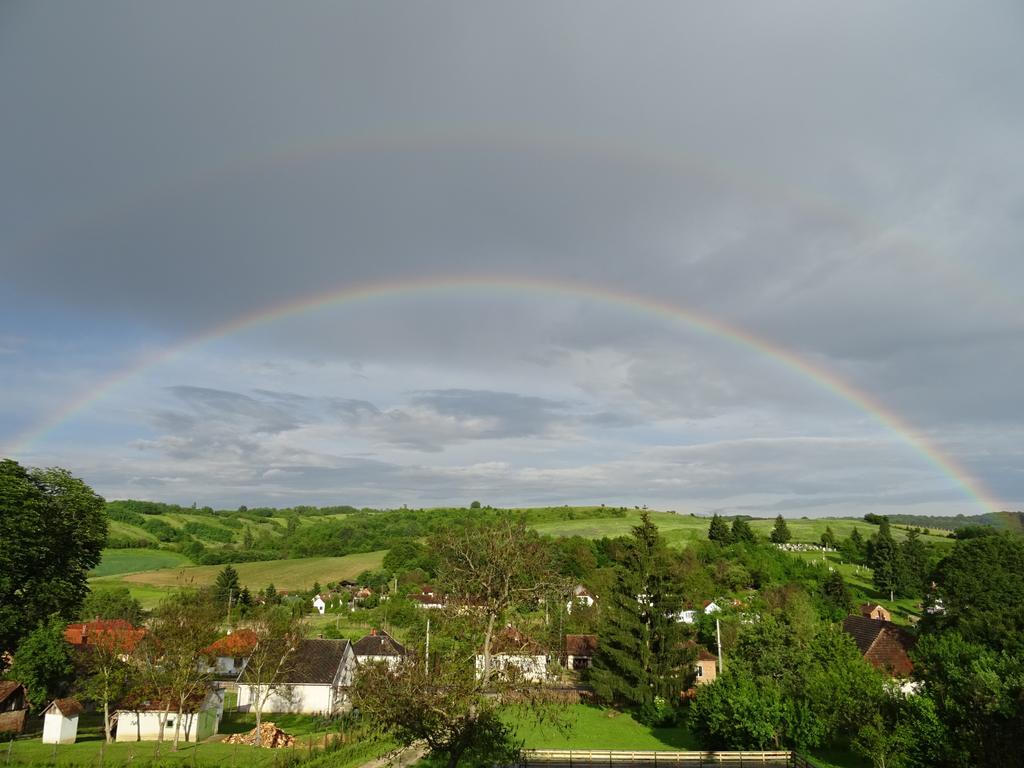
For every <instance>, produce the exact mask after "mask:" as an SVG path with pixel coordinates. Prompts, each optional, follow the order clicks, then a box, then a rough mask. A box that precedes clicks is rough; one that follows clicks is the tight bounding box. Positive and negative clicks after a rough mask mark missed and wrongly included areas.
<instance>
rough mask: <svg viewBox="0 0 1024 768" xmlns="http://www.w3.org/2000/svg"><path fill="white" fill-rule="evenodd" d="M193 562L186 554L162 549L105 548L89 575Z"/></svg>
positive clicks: (175, 565)
mask: <svg viewBox="0 0 1024 768" xmlns="http://www.w3.org/2000/svg"><path fill="white" fill-rule="evenodd" d="M191 564H192V562H191V561H190V560H189V559H188V558H187V557H185V556H184V555H182V554H180V553H178V552H168V551H166V550H161V549H105V550H103V559H102V560H100V564H99V565H97V566H96V567H95V568H93V569H92V571H90V573H89V576H91V577H92V576H117V575H119V574H123V573H136V572H138V571H152V570H155V569H157V568H170V567H181V566H185V565H191Z"/></svg>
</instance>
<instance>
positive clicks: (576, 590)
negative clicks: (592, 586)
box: [565, 584, 597, 613]
mask: <svg viewBox="0 0 1024 768" xmlns="http://www.w3.org/2000/svg"><path fill="white" fill-rule="evenodd" d="M596 601H597V598H596V597H595V596H594V595H593V593H591V591H590V590H589V589H587V588H586V587H584V586H583V585H582V584H577V585H576V586H575V587H573V590H572V597H571V598H569V602H568V603H566V604H565V611H566V613H572V609H573V608H574V607H576V606H579V607H581V608H592V607H593V605H594V603H595V602H596Z"/></svg>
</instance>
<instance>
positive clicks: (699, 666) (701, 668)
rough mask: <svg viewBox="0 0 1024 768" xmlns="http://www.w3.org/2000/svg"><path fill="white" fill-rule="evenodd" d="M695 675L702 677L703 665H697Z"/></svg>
mask: <svg viewBox="0 0 1024 768" xmlns="http://www.w3.org/2000/svg"><path fill="white" fill-rule="evenodd" d="M697 677H704V667H702V666H701V665H700V664H698V665H697Z"/></svg>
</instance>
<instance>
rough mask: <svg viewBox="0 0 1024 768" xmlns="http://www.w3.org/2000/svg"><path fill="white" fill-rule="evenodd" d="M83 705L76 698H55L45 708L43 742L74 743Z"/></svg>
mask: <svg viewBox="0 0 1024 768" xmlns="http://www.w3.org/2000/svg"><path fill="white" fill-rule="evenodd" d="M80 714H82V705H81V704H79V703H78V701H77V700H76V699H54V700H53V701H51V702H50V705H49V706H48V707H47V708H46V709H44V710H43V744H74V743H75V739H76V738H77V737H78V716H79V715H80Z"/></svg>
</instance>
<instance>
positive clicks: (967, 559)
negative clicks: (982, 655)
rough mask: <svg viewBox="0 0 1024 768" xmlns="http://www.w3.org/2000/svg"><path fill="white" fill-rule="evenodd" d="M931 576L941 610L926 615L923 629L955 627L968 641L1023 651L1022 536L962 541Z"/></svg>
mask: <svg viewBox="0 0 1024 768" xmlns="http://www.w3.org/2000/svg"><path fill="white" fill-rule="evenodd" d="M932 579H933V580H934V581H935V582H936V588H937V593H938V596H939V597H941V599H942V602H943V611H942V612H940V613H934V614H931V615H929V616H927V617H925V620H924V621H923V622H922V625H923V629H924V631H926V632H937V631H948V630H956V631H957V632H958V633H959V634H960V635H961V636H962V637H963V638H964V640H966V641H968V642H972V643H978V644H980V645H983V646H985V647H987V648H991V649H993V650H996V651H1002V650H1006V651H1010V652H1012V653H1015V654H1018V655H1021V654H1024V538H1021V537H1020V536H1015V535H1012V534H1003V535H999V536H985V537H983V538H976V539H968V540H966V541H958V542H957V543H956V544H955V545H954V546H953V551H952V552H951V553H950V554H949V555H948V556H947V557H945V558H944V559H943V560H942V561H940V562H939V564H938V565H937V566H936V567H935V569H934V571H933V574H932Z"/></svg>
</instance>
